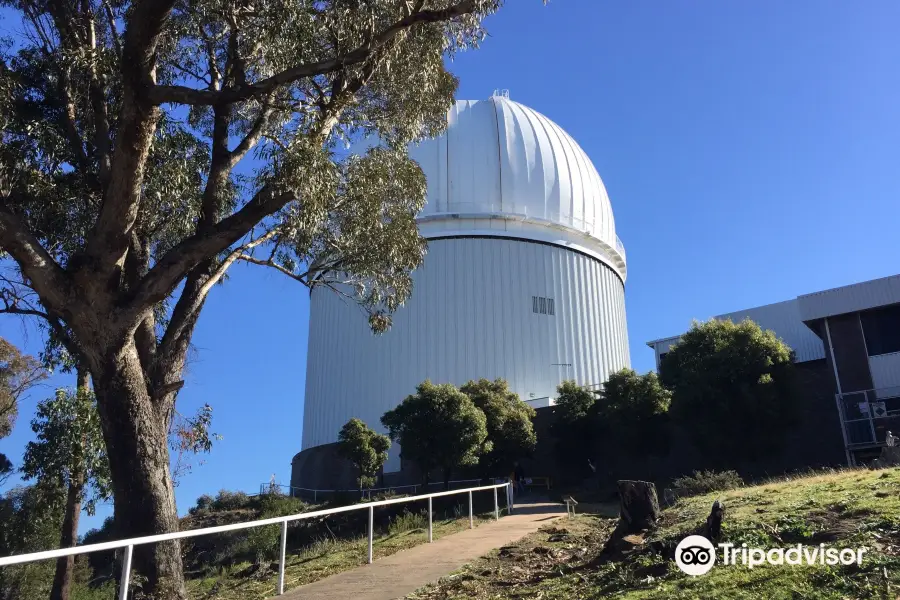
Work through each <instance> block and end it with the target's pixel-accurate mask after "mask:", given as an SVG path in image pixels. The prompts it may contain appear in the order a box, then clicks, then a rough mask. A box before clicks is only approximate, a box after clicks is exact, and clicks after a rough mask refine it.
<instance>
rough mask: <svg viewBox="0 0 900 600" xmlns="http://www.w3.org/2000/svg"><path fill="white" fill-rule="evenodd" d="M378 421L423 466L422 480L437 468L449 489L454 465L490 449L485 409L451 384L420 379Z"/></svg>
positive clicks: (471, 462) (407, 455)
mask: <svg viewBox="0 0 900 600" xmlns="http://www.w3.org/2000/svg"><path fill="white" fill-rule="evenodd" d="M381 423H382V424H383V425H384V426H385V427H386V428H387V430H388V432H389V433H390V436H391V439H392V440H394V441H396V442H399V443H400V447H401V452H402V455H403V456H404V457H405V458H408V459H410V460H412V461H415V462H416V463H417V464H418V465H419V467H420V468H421V469H422V472H423V476H424V478H425V483H426V485H427V484H428V476H429V473H430V471H432V470H433V469H440V471H441V473H442V474H443V476H444V487H445V488H446V489H449V488H450V475H451V474H452V472H453V470H454V469H458V468H459V467H463V466H469V465H476V464H478V457H479V455H481V454H484V453H486V452H490V450H491V443H490V441H488V439H487V419H486V418H485V416H484V413H483V412H482V411H481V410H480V409H479V408H478V407H477V406H475V404H474V403H473V402H472V400H471V399H469V397H468V396H466V395H465V394H463V393H462V392H460V391H459V390H458V389H456V388H455V387H454V386H452V385H450V384H441V385H435V384H433V383H431V381H428V380H426V381H424V382H422V383H420V384H419V386H418V387H417V388H416V393H415V394H413V395H412V396H407V397H406V399H405V400H404V401H403V402H401V403H400V405H399V406H397V408H395V409H393V410H389V411H387V412H386V413H384V416H383V417H381Z"/></svg>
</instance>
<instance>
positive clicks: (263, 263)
mask: <svg viewBox="0 0 900 600" xmlns="http://www.w3.org/2000/svg"><path fill="white" fill-rule="evenodd" d="M237 259H238V260H243V261H245V262H248V263H253V264H254V265H261V266H263V267H271V268H273V269H275V270H276V271H278V272H280V273H284V274H285V275H287V276H288V277H290V278H291V279H294V280H296V281H299V282H300V283H302V284H304V285H306V281H304V280H303V275H297V274H295V273H294V272H293V271H291V270H290V269H286V268H284V267H283V266H281V265H279V264H278V263H276V262H275V261H273V260H262V259H260V258H256V257H254V256H251V255H249V254H238V255H237Z"/></svg>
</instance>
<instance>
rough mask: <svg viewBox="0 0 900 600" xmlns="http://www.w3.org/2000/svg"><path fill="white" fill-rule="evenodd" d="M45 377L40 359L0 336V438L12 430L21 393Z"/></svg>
mask: <svg viewBox="0 0 900 600" xmlns="http://www.w3.org/2000/svg"><path fill="white" fill-rule="evenodd" d="M46 378H47V371H46V369H44V366H43V365H42V364H41V363H40V361H38V360H36V359H35V358H34V357H33V356H29V355H27V354H22V353H21V352H20V351H19V349H18V348H16V347H15V346H13V345H12V344H10V343H9V342H7V341H6V340H5V339H3V338H0V438H4V437H6V436H8V435H9V433H10V432H11V431H12V428H13V425H15V422H16V417H17V416H18V414H19V398H20V397H21V396H22V394H24V393H25V392H26V391H28V390H29V389H31V388H32V387H33V386H35V385H36V384H38V383H39V382H40V381H42V380H44V379H46Z"/></svg>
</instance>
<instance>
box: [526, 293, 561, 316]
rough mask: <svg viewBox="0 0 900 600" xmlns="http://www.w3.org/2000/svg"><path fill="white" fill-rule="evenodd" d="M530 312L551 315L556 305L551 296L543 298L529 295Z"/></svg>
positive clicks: (554, 312)
mask: <svg viewBox="0 0 900 600" xmlns="http://www.w3.org/2000/svg"><path fill="white" fill-rule="evenodd" d="M531 312H533V313H536V314H539V315H550V316H553V315H555V314H556V306H555V304H554V302H553V298H544V297H543V296H532V297H531Z"/></svg>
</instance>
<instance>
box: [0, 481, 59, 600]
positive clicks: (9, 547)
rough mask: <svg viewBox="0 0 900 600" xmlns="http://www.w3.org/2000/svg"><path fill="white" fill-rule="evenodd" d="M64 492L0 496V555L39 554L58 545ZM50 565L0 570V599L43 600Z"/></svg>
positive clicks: (32, 490) (32, 489)
mask: <svg viewBox="0 0 900 600" xmlns="http://www.w3.org/2000/svg"><path fill="white" fill-rule="evenodd" d="M64 500H65V491H63V490H61V489H60V488H59V487H57V486H41V485H31V486H27V487H15V488H13V489H11V490H9V491H7V492H6V493H5V494H4V495H3V496H0V556H10V555H12V554H25V553H28V552H40V551H43V550H48V549H50V548H53V547H54V546H55V545H56V544H57V542H59V529H60V526H61V524H62V520H63V503H64ZM53 570H54V566H53V563H52V562H50V561H37V562H33V563H26V564H22V565H12V566H8V567H2V568H0V598H3V599H4V600H7V599H8V600H12V599H15V600H46V599H47V598H48V597H50V594H51V586H52V582H53Z"/></svg>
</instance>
